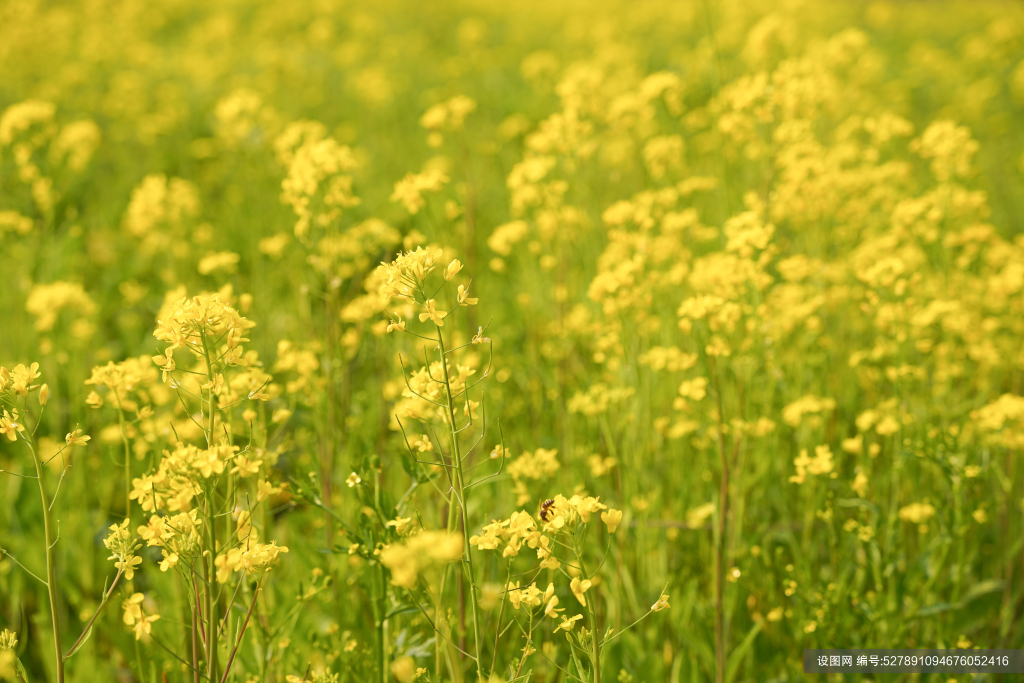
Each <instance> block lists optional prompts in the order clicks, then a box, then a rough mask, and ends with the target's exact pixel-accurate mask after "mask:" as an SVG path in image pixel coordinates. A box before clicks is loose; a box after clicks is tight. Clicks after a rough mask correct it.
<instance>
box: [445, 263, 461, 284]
mask: <svg viewBox="0 0 1024 683" xmlns="http://www.w3.org/2000/svg"><path fill="white" fill-rule="evenodd" d="M460 270H462V261H460V260H459V259H453V260H452V262H451V263H449V264H448V267H447V268H445V269H444V279H445V280H451V279H452V278H453V277H455V276H456V275H457V274H458V272H459V271H460Z"/></svg>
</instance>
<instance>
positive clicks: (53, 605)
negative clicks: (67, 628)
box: [25, 438, 64, 683]
mask: <svg viewBox="0 0 1024 683" xmlns="http://www.w3.org/2000/svg"><path fill="white" fill-rule="evenodd" d="M25 443H26V444H27V445H28V449H29V451H31V452H32V462H33V463H34V464H35V466H36V483H37V484H38V485H39V499H40V501H41V502H42V504H43V536H44V537H45V542H46V591H47V593H49V596H50V622H51V624H52V625H53V648H54V657H55V659H56V662H57V683H64V648H63V647H61V642H60V618H59V617H58V616H57V567H56V560H55V558H54V554H53V546H54V545H55V544H56V543H57V541H56V539H54V536H53V518H52V515H51V514H50V500H49V497H48V496H47V495H46V485H45V484H44V483H43V464H42V462H40V460H39V456H38V455H37V454H36V449H35V448H33V447H32V443H31V442H30V441H29V440H28V439H27V438H26V439H25Z"/></svg>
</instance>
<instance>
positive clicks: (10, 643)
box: [0, 628, 18, 651]
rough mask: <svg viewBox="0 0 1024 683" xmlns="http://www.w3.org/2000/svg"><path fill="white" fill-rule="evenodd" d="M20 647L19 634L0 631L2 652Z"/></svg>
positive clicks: (7, 630) (0, 649)
mask: <svg viewBox="0 0 1024 683" xmlns="http://www.w3.org/2000/svg"><path fill="white" fill-rule="evenodd" d="M17 646H18V634H17V633H15V632H13V631H11V630H9V629H6V628H5V629H4V630H3V631H0V651H2V650H13V649H14V648H15V647H17Z"/></svg>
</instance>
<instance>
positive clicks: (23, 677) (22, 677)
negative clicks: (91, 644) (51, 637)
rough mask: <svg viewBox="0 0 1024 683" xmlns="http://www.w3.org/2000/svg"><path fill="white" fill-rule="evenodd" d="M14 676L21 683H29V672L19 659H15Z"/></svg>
mask: <svg viewBox="0 0 1024 683" xmlns="http://www.w3.org/2000/svg"><path fill="white" fill-rule="evenodd" d="M83 642H84V641H83ZM14 674H15V675H16V676H17V677H18V680H19V681H21V683H28V672H27V671H25V665H24V664H22V663H21V660H20V659H18V658H17V657H15V658H14Z"/></svg>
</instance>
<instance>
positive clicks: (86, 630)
mask: <svg viewBox="0 0 1024 683" xmlns="http://www.w3.org/2000/svg"><path fill="white" fill-rule="evenodd" d="M121 573H122V570H120V569H118V570H117V574H116V575H115V576H114V582H113V583H112V584H110V589H109V590H108V591H107V592H106V593H105V594H104V595H103V600H102V601H101V602H100V606H99V607H97V608H96V611H95V612H93V613H92V617H91V618H90V619H89V622H88V623H87V624H86V625H85V628H83V629H82V635H80V636H78V640H76V641H75V643H74V645H72V646H71V647H70V648H68V651H67V654H65V655H64V659H70V658H71V656H72V655H73V654H75V651H76V650H78V647H79V646H80V645H81V644H82V642H83V641H84V640H85V639H86V638H87V637H88V636H89V629H91V628H92V625H93V624H94V623H96V617H98V616H99V615H100V612H102V611H103V608H104V607H106V606H107V601H108V600H110V596H111V594H112V593H113V592H114V588H115V587H116V586H117V581H118V579H120V578H121Z"/></svg>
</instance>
